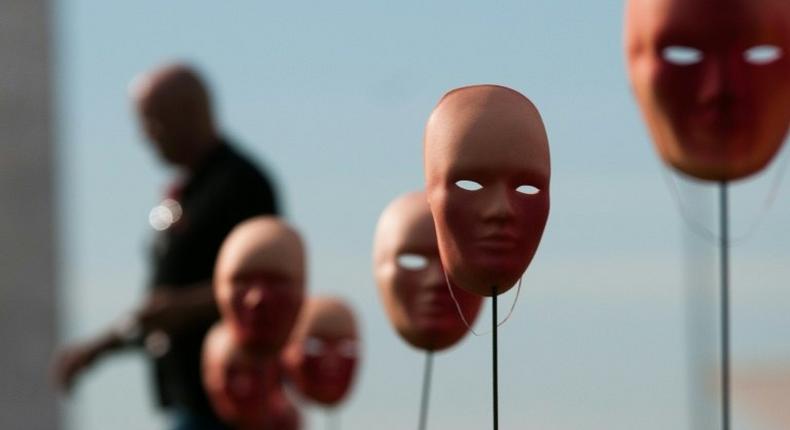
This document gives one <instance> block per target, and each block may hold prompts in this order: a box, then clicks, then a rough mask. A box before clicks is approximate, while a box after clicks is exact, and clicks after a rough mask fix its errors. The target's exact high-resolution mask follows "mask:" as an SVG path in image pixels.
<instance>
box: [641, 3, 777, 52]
mask: <svg viewBox="0 0 790 430" xmlns="http://www.w3.org/2000/svg"><path fill="white" fill-rule="evenodd" d="M781 1H782V0H779V1H776V0H630V1H629V2H628V6H627V13H626V42H627V45H629V46H632V47H634V48H637V47H639V45H644V47H645V48H649V47H651V46H652V47H656V48H663V47H665V46H668V45H692V46H695V47H698V48H702V49H708V50H716V49H726V48H731V47H736V46H737V47H739V48H742V47H744V45H757V44H769V43H772V44H778V45H782V46H786V44H787V31H786V29H785V27H786V25H787V19H786V17H783V16H782V15H783V14H784V15H786V14H787V6H786V5H782V4H781Z"/></svg>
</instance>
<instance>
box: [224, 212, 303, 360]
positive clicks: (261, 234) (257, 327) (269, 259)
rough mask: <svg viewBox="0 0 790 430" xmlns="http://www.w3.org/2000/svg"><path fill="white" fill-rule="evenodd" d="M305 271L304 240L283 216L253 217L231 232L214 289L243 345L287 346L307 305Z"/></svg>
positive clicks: (272, 349) (271, 350)
mask: <svg viewBox="0 0 790 430" xmlns="http://www.w3.org/2000/svg"><path fill="white" fill-rule="evenodd" d="M304 271H305V269H304V249H303V246H302V241H301V239H300V238H299V235H298V233H296V232H295V231H294V230H293V229H292V228H291V227H289V226H288V225H287V224H285V223H284V222H283V221H282V220H280V219H279V218H276V217H257V218H253V219H251V220H249V221H246V222H244V223H242V224H241V225H239V226H238V227H237V228H236V229H234V230H233V231H232V232H231V233H230V235H228V238H227V239H226V240H225V243H224V244H223V245H222V249H221V250H220V254H219V257H218V260H217V269H216V271H215V294H216V297H217V304H218V306H219V309H220V312H221V314H222V316H223V318H225V319H226V320H227V321H228V323H229V324H230V326H231V328H232V330H234V331H235V333H236V335H237V337H238V338H239V340H240V342H241V343H242V344H244V345H245V346H248V347H251V348H255V349H258V350H262V351H266V352H269V353H276V352H277V351H279V350H280V349H281V348H282V347H283V346H284V345H285V343H286V342H287V340H288V337H289V336H290V334H291V330H292V329H293V327H294V324H295V323H296V319H297V317H298V314H299V309H300V308H301V305H302V301H303V295H304V283H305V282H304Z"/></svg>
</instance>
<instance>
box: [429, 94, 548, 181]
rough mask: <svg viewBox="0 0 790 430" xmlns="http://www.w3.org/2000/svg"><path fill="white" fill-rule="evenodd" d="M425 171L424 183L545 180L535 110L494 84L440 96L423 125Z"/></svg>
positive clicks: (544, 146)
mask: <svg viewBox="0 0 790 430" xmlns="http://www.w3.org/2000/svg"><path fill="white" fill-rule="evenodd" d="M425 171H426V178H427V179H428V181H429V187H430V184H431V183H433V184H436V182H441V181H442V179H444V180H445V181H446V180H454V179H455V180H457V179H463V178H456V177H457V176H458V175H465V174H474V175H481V176H503V175H517V176H523V177H525V178H529V179H531V180H533V181H538V182H540V183H541V184H545V183H547V182H548V178H549V174H550V167H549V151H548V139H547V137H546V131H545V128H544V127H543V122H542V120H541V118H540V115H539V114H538V112H537V109H535V107H534V106H533V105H532V103H531V102H529V100H527V99H526V98H525V97H524V96H522V95H521V94H519V93H517V92H515V91H512V90H509V89H505V88H504V87H497V86H488V85H486V86H478V87H468V88H463V89H460V90H456V91H454V92H451V93H449V94H448V95H446V96H445V97H444V98H443V99H442V101H440V103H439V106H437V108H436V109H435V110H434V112H433V114H432V115H431V118H430V119H429V121H428V125H427V127H426V134H425Z"/></svg>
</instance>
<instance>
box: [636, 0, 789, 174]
mask: <svg viewBox="0 0 790 430" xmlns="http://www.w3.org/2000/svg"><path fill="white" fill-rule="evenodd" d="M625 49H626V55H627V57H628V72H629V75H630V78H631V83H632V86H633V89H634V92H635V94H636V98H637V101H638V102H639V106H640V107H641V109H642V114H643V116H644V118H645V121H646V122H647V125H648V128H649V130H650V133H651V135H652V138H653V142H654V144H655V146H656V149H657V150H658V153H659V154H660V156H661V157H662V158H663V159H664V161H665V162H666V163H668V164H669V165H670V166H672V167H674V168H675V169H677V170H679V171H681V172H683V173H685V174H687V175H690V176H693V177H696V178H699V179H703V180H712V181H729V180H736V179H740V178H744V177H747V176H749V175H751V174H754V173H756V172H758V171H760V170H762V169H763V168H764V167H765V166H766V165H767V164H768V163H769V162H770V161H771V160H772V159H773V158H774V156H775V155H776V153H777V151H778V150H779V148H780V147H781V145H782V142H783V141H784V138H785V136H786V134H787V129H788V123H790V2H788V1H787V0H629V1H628V4H627V10H626V18H625Z"/></svg>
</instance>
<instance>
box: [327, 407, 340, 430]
mask: <svg viewBox="0 0 790 430" xmlns="http://www.w3.org/2000/svg"><path fill="white" fill-rule="evenodd" d="M326 428H327V429H329V430H340V413H339V412H337V408H327V409H326Z"/></svg>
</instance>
